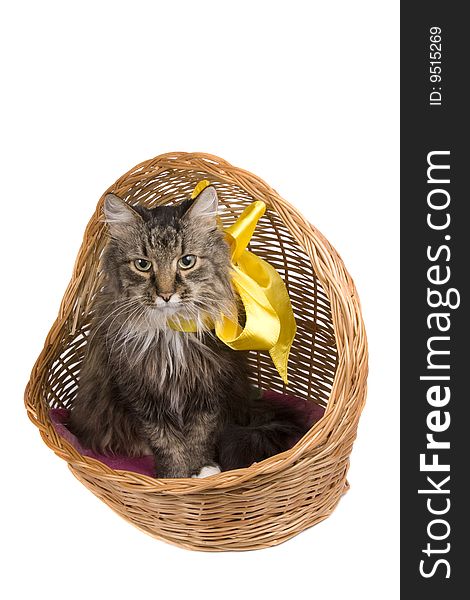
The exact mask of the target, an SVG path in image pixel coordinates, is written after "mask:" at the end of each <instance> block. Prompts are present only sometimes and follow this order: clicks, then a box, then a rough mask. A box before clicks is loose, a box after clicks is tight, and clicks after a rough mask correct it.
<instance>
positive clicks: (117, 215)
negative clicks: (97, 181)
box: [103, 194, 142, 233]
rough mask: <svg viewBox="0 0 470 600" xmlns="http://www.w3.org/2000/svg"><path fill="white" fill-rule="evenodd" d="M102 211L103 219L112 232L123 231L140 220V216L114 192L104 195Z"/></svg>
mask: <svg viewBox="0 0 470 600" xmlns="http://www.w3.org/2000/svg"><path fill="white" fill-rule="evenodd" d="M103 212H104V220H105V222H106V223H108V225H109V227H110V229H111V232H112V233H118V232H120V231H123V229H125V228H127V227H128V226H130V225H134V224H136V223H138V222H139V221H141V220H142V217H141V216H140V215H139V214H138V213H137V212H136V211H135V210H134V209H133V208H132V207H131V206H129V204H127V203H126V202H124V200H122V199H121V198H119V196H116V194H107V195H106V198H105V199H104V210H103Z"/></svg>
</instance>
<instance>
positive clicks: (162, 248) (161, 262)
mask: <svg viewBox="0 0 470 600" xmlns="http://www.w3.org/2000/svg"><path fill="white" fill-rule="evenodd" d="M217 206H218V199H217V193H216V191H215V188H214V187H212V186H211V187H207V188H206V189H204V190H203V191H202V192H201V193H200V194H199V196H198V197H197V198H196V199H195V200H184V201H183V202H181V203H179V204H176V205H173V206H157V207H156V208H152V209H148V208H145V207H143V206H138V205H137V206H130V205H129V204H127V203H126V202H124V200H122V199H121V198H119V197H118V196H116V195H114V194H108V195H107V196H106V198H105V203H104V216H105V220H106V222H107V223H108V226H109V240H108V244H107V246H106V250H105V253H104V256H103V268H104V271H105V273H106V275H107V280H108V285H109V286H110V289H111V290H112V291H113V294H114V297H115V301H116V302H117V303H122V304H123V305H124V304H125V305H126V306H128V307H129V311H131V310H134V311H135V314H136V315H140V316H143V317H145V319H146V322H148V323H149V327H155V328H159V327H160V328H162V327H166V326H167V321H168V319H169V318H170V319H171V320H172V321H173V322H177V321H178V319H181V318H182V319H186V320H191V321H193V322H196V323H197V325H198V328H204V323H205V322H206V317H207V316H209V317H211V318H212V320H213V321H216V320H218V319H220V317H221V314H222V313H223V314H225V315H227V316H231V315H232V316H233V314H234V310H235V304H234V293H233V289H232V286H231V279H230V264H231V263H230V255H229V248H228V245H227V243H226V241H225V238H224V234H223V232H222V231H221V229H220V227H219V226H218V224H217V220H216V215H217ZM139 320H140V321H142V319H139Z"/></svg>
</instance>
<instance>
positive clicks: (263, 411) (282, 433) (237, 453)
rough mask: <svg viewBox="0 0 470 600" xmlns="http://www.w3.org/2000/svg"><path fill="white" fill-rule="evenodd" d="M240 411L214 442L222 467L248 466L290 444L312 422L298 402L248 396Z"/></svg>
mask: <svg viewBox="0 0 470 600" xmlns="http://www.w3.org/2000/svg"><path fill="white" fill-rule="evenodd" d="M243 413H244V414H243V415H241V418H240V415H237V416H235V417H234V420H233V422H230V423H228V424H227V425H226V427H225V428H224V429H223V431H222V433H221V435H220V438H219V443H218V463H219V465H220V467H221V469H222V471H228V470H231V469H240V468H243V467H249V466H250V465H251V464H253V463H254V462H260V461H261V460H264V459H265V458H269V457H270V456H273V455H274V454H278V453H279V452H284V451H285V450H288V449H289V448H292V446H294V444H296V443H297V442H298V441H299V440H300V438H301V437H302V436H303V435H304V434H305V433H307V431H308V430H309V429H310V427H311V426H312V424H313V421H314V420H313V419H312V416H311V415H310V414H309V413H308V412H306V411H305V410H303V409H302V408H300V409H299V405H298V403H297V404H296V403H295V402H294V403H292V402H289V400H288V398H286V400H285V401H279V400H278V399H276V400H270V399H266V398H258V399H256V400H250V401H249V402H248V404H247V405H246V406H245V407H244V410H243Z"/></svg>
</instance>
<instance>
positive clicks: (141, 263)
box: [134, 258, 152, 273]
mask: <svg viewBox="0 0 470 600" xmlns="http://www.w3.org/2000/svg"><path fill="white" fill-rule="evenodd" d="M134 267H135V268H136V269H137V270H138V271H143V272H144V273H145V272H146V271H150V269H151V268H152V263H151V261H150V260H147V259H146V258H137V259H136V260H135V261H134Z"/></svg>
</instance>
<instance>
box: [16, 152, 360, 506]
mask: <svg viewBox="0 0 470 600" xmlns="http://www.w3.org/2000/svg"><path fill="white" fill-rule="evenodd" d="M157 165H158V171H155V167H156V166H157ZM148 169H154V170H152V171H151V175H155V174H156V173H157V172H163V171H167V170H175V169H181V170H188V171H196V170H201V171H204V172H206V173H209V174H210V173H211V172H212V173H213V174H214V175H217V177H218V178H220V179H222V180H224V179H225V180H226V181H227V182H229V183H232V184H236V185H238V186H239V187H241V188H242V189H244V190H246V191H247V192H249V193H250V194H251V195H252V196H254V197H256V196H257V195H259V193H260V190H262V191H263V193H264V195H265V196H266V197H267V198H268V200H269V203H270V206H271V208H274V210H275V212H276V213H277V214H278V215H279V216H280V218H281V219H282V220H283V221H284V223H285V224H286V226H287V227H288V229H289V231H290V233H291V234H292V236H293V237H294V238H295V239H296V241H297V242H298V243H299V245H300V246H301V247H302V248H303V250H304V251H305V252H306V254H307V255H308V257H309V259H310V261H311V264H312V267H313V269H314V271H315V274H316V275H317V277H318V279H319V281H320V283H321V284H322V287H323V289H324V291H325V294H326V295H327V297H328V299H329V301H330V306H331V314H332V323H333V329H334V334H335V340H336V346H337V355H338V358H337V368H336V373H335V376H334V380H333V384H332V388H331V391H330V395H329V398H328V402H327V406H326V410H325V414H324V415H323V416H322V418H321V419H320V420H319V421H317V422H316V423H315V424H314V425H313V427H312V428H311V429H310V430H309V431H308V432H307V433H306V434H305V435H304V436H303V437H302V438H301V439H300V440H299V441H298V442H297V443H296V444H295V446H293V447H292V448H290V449H289V450H286V451H285V452H282V453H279V454H276V455H275V456H272V457H270V458H267V459H265V460H263V461H261V462H259V463H254V464H252V465H250V466H249V467H245V468H242V469H237V470H232V471H224V472H222V473H219V474H216V475H212V476H210V477H207V478H203V479H197V478H195V479H192V478H191V479H183V478H181V479H159V478H153V477H150V476H147V475H141V474H138V473H135V472H132V471H124V470H123V471H121V470H119V471H116V470H114V469H112V468H110V467H108V466H107V465H105V464H103V463H101V462H100V461H99V460H97V459H94V458H90V457H86V456H83V455H81V454H80V453H78V451H77V450H75V448H73V447H72V446H71V445H70V444H69V443H68V442H67V441H66V440H64V439H63V438H61V437H60V436H59V435H58V434H57V433H56V432H55V429H54V427H53V425H52V422H51V420H50V418H49V415H48V410H47V409H46V407H44V406H43V405H42V402H41V400H39V402H35V398H34V394H33V392H32V390H31V388H32V384H33V382H35V381H36V378H37V376H38V372H40V369H41V365H42V364H43V362H44V361H45V359H46V357H47V355H48V350H49V349H50V347H51V345H52V343H53V342H54V340H55V338H56V335H57V331H60V330H61V328H62V327H63V326H64V324H65V322H66V320H67V319H68V318H69V317H70V314H71V311H72V303H69V305H67V303H66V302H65V300H66V299H67V298H68V297H69V296H71V295H73V292H74V291H75V290H76V289H77V285H78V284H77V282H78V281H80V278H81V276H82V274H83V268H82V267H81V262H82V258H83V256H84V255H86V249H87V246H86V241H87V239H88V236H89V235H90V234H91V233H92V232H93V231H96V228H97V227H104V224H103V223H102V222H101V221H100V214H101V207H102V205H103V202H104V198H105V196H106V194H108V193H109V192H116V191H119V187H120V185H122V184H123V182H125V183H126V186H127V187H128V186H129V185H130V183H131V181H132V176H133V175H135V177H136V180H140V179H141V178H142V174H143V173H144V172H145V171H146V170H148ZM149 174H150V173H149ZM358 350H360V352H358ZM367 374H368V353H367V338H366V333H365V327H364V322H363V319H362V314H361V307H360V302H359V298H358V296H357V292H356V288H355V285H354V282H353V280H352V278H351V276H350V275H349V273H348V271H347V270H346V268H345V266H344V263H343V261H342V259H341V257H340V256H339V254H338V253H337V252H336V250H335V249H334V248H333V246H332V245H331V244H330V243H329V242H328V240H327V239H326V238H325V237H324V236H323V235H322V234H321V233H320V232H319V231H318V229H316V228H315V227H314V226H313V225H312V224H311V223H310V222H309V221H307V220H306V219H305V217H304V216H303V215H302V214H301V213H300V212H299V211H298V210H297V209H296V208H295V207H294V206H293V205H292V204H290V203H289V202H288V201H287V200H285V199H284V198H282V197H281V196H280V195H279V194H278V193H277V192H276V191H275V190H274V189H273V188H272V187H270V186H269V185H268V184H267V183H266V182H265V181H263V180H262V179H261V178H260V177H258V176H257V175H254V174H253V173H251V172H250V171H247V170H245V169H241V168H238V167H234V166H233V165H231V164H230V163H229V162H227V161H226V160H224V159H222V158H220V157H218V156H215V155H213V154H207V153H202V152H169V153H164V154H160V155H158V156H156V157H155V158H153V159H149V160H145V161H142V162H140V163H138V164H137V165H136V166H134V167H133V168H131V169H129V170H128V171H127V172H126V173H124V175H122V176H121V177H120V178H119V179H117V180H116V182H115V183H114V184H112V185H111V186H109V187H108V189H107V190H106V191H105V192H104V193H103V194H102V196H101V197H100V199H99V201H98V204H97V207H96V210H95V212H94V213H93V215H92V216H91V218H90V220H89V222H88V225H87V227H86V229H85V233H84V236H83V241H82V244H81V246H80V249H79V252H78V255H77V259H76V261H75V265H74V269H73V273H72V278H71V280H70V282H69V284H68V286H67V289H66V291H65V294H64V297H63V299H62V302H61V305H60V309H59V314H58V316H57V318H56V320H55V321H54V323H53V325H52V327H51V329H50V331H49V334H48V336H47V337H46V340H45V344H44V348H43V350H42V352H41V353H40V355H39V357H38V358H37V360H36V362H35V365H34V366H33V369H32V372H31V376H30V380H29V382H28V384H27V386H26V389H25V395H24V402H25V406H26V410H27V413H28V416H29V418H30V420H31V421H32V422H33V423H34V424H35V425H36V426H37V427H38V429H39V431H40V434H41V437H42V438H43V440H44V442H45V443H46V445H47V446H49V447H50V448H51V449H52V450H53V451H54V452H55V453H56V454H57V455H58V456H60V457H61V458H63V459H64V460H66V461H67V462H68V463H69V466H70V468H71V470H72V472H73V471H74V470H75V469H76V470H77V471H79V472H81V471H84V470H85V471H92V472H94V474H95V475H96V476H114V477H115V478H116V477H119V478H120V484H121V485H122V487H128V488H132V489H133V490H135V488H136V486H145V487H146V488H147V489H148V488H149V486H151V487H152V489H154V490H155V491H157V490H158V492H161V493H167V494H178V495H184V494H195V493H198V494H199V493H201V492H204V491H208V490H226V489H229V488H233V487H238V486H239V485H240V484H243V483H244V482H246V481H251V480H253V479H254V478H255V477H258V476H259V475H268V474H273V473H276V472H279V471H280V470H284V469H286V468H287V467H288V466H291V465H293V463H295V462H296V461H298V460H300V459H302V458H303V457H304V456H305V454H306V453H308V452H310V453H315V458H316V459H317V460H318V459H321V458H324V457H325V456H328V455H329V454H330V453H331V449H332V447H334V446H335V445H336V443H337V438H338V432H339V435H340V436H341V435H342V434H343V433H347V432H350V431H351V429H352V430H353V437H355V429H356V426H357V420H358V419H359V416H360V414H361V412H362V409H363V406H364V403H365V392H366V379H367ZM347 408H351V409H353V410H354V411H355V415H354V416H353V422H354V423H355V426H354V427H352V428H351V426H350V423H349V425H348V424H344V423H343V419H342V415H343V414H344V412H345V410H346V409H347ZM342 425H343V426H342ZM335 432H336V433H337V435H336V436H335V435H334V433H335Z"/></svg>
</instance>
